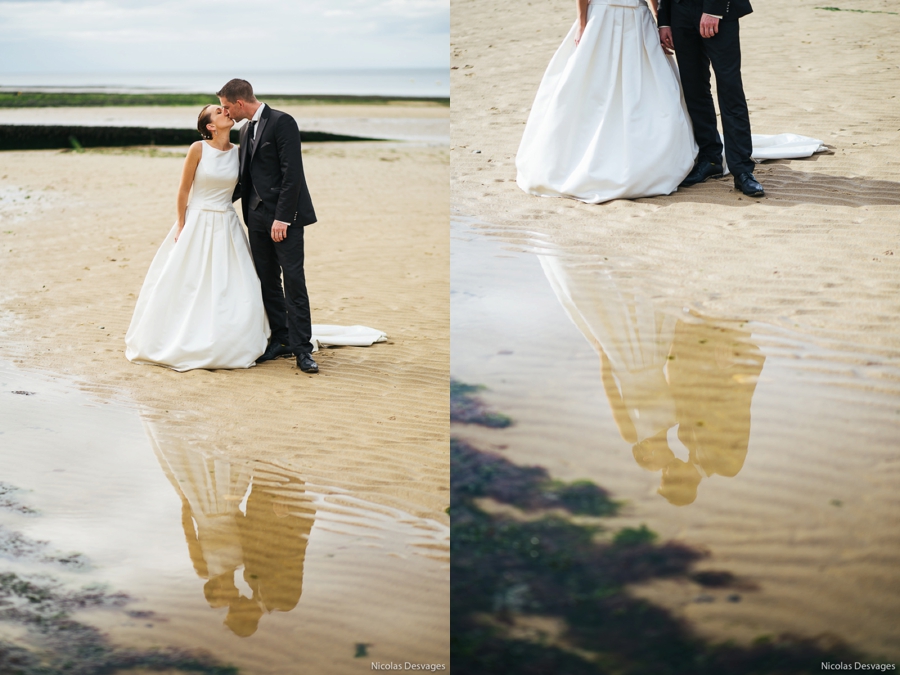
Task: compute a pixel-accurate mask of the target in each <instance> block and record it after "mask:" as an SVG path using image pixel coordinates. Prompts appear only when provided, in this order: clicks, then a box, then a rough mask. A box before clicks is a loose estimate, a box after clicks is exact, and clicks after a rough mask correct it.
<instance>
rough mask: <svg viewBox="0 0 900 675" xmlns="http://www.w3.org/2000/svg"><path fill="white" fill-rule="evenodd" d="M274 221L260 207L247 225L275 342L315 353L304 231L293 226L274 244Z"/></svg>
mask: <svg viewBox="0 0 900 675" xmlns="http://www.w3.org/2000/svg"><path fill="white" fill-rule="evenodd" d="M273 220H275V215H274V214H273V213H271V212H269V211H268V210H267V209H266V208H265V207H264V206H263V205H260V206H259V208H257V209H251V210H250V212H249V214H248V221H249V222H248V223H247V224H248V226H249V227H248V228H247V235H248V237H249V239H250V252H251V253H252V254H253V263H254V265H256V274H257V275H259V281H260V284H261V285H262V296H263V305H264V306H265V308H266V315H267V316H268V317H269V327H270V328H271V329H272V338H271V339H272V340H273V341H277V342H280V343H281V344H286V345H288V346H289V347H290V348H291V349H292V350H293V352H294V353H295V354H303V353H308V352H312V343H311V342H310V339H311V338H312V321H311V319H310V313H309V294H308V293H307V292H306V274H305V273H304V271H303V227H301V226H298V225H291V226H290V227H289V228H288V231H287V237H285V239H284V240H282V241H280V242H277V243H276V242H274V241H272V221H273ZM282 278H284V288H283V289H282V285H281V280H282Z"/></svg>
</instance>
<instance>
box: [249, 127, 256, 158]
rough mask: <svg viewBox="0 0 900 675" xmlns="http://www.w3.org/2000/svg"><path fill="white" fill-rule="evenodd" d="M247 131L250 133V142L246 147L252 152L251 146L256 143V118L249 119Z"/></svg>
mask: <svg viewBox="0 0 900 675" xmlns="http://www.w3.org/2000/svg"><path fill="white" fill-rule="evenodd" d="M248 133H249V134H250V143H249V145H248V147H249V148H250V150H251V152H252V151H253V147H254V146H255V145H256V120H250V131H249V132H248Z"/></svg>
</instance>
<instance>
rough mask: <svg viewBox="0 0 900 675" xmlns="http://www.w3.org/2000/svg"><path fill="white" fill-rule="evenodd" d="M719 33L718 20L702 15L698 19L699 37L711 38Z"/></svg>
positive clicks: (714, 17)
mask: <svg viewBox="0 0 900 675" xmlns="http://www.w3.org/2000/svg"><path fill="white" fill-rule="evenodd" d="M718 32H719V18H718V17H716V16H710V15H709V14H704V15H703V16H701V17H700V35H702V36H703V37H705V38H711V37H712V36H713V35H715V34H716V33H718Z"/></svg>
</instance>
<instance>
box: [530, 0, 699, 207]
mask: <svg viewBox="0 0 900 675" xmlns="http://www.w3.org/2000/svg"><path fill="white" fill-rule="evenodd" d="M576 33H577V22H576V24H575V25H573V26H572V29H571V30H570V31H569V34H568V35H567V36H566V38H565V40H564V41H563V43H562V45H561V46H560V47H559V49H558V50H557V52H556V54H555V55H554V56H553V59H552V60H551V61H550V65H549V66H548V67H547V71H546V73H545V74H544V78H543V80H542V81H541V86H540V88H539V89H538V93H537V97H536V98H535V100H534V105H533V106H532V109H531V114H530V115H529V117H528V124H527V126H526V127H525V134H524V136H523V137H522V144H521V146H520V147H519V152H518V155H517V156H516V168H517V169H518V178H517V183H518V184H519V187H521V188H522V189H523V190H525V191H526V192H529V193H531V194H534V195H544V196H552V197H562V196H566V197H574V198H576V199H580V200H581V201H584V202H590V203H595V204H596V203H600V202H605V201H609V200H611V199H632V198H637V197H648V196H653V195H665V194H670V193H671V192H674V191H675V189H676V188H677V187H678V184H679V183H680V182H681V181H682V180H684V178H685V177H686V176H687V175H688V173H689V172H690V170H691V168H692V167H693V164H694V157H695V156H696V154H697V145H696V143H695V142H694V134H693V131H692V128H691V124H690V121H689V118H688V114H687V109H686V108H685V106H684V102H683V100H682V97H681V85H680V83H679V80H678V71H677V68H676V66H675V62H674V60H673V59H672V58H671V57H667V56H666V54H665V52H663V50H662V48H661V47H660V44H659V35H658V33H657V29H656V23H655V22H654V20H653V14H652V13H651V12H650V9H649V7H647V4H646V2H644V1H643V0H591V3H590V5H589V6H588V20H587V26H586V27H585V30H584V34H583V35H582V37H581V41H580V44H579V45H578V46H577V47H576V46H575V35H576Z"/></svg>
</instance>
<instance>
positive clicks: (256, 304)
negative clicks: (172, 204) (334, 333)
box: [125, 142, 269, 371]
mask: <svg viewBox="0 0 900 675" xmlns="http://www.w3.org/2000/svg"><path fill="white" fill-rule="evenodd" d="M238 167H239V160H238V149H237V146H235V147H232V148H231V150H226V151H221V150H217V149H216V148H214V147H212V146H211V145H209V144H208V143H206V142H203V154H202V156H201V159H200V164H199V165H198V167H197V172H196V174H195V175H194V187H193V194H192V196H191V200H190V203H189V204H188V208H187V216H186V218H185V225H184V230H183V231H182V232H181V236H179V238H178V241H177V242H176V241H175V234H176V232H177V225H176V226H175V227H173V228H172V230H171V231H170V232H169V234H168V235H167V236H166V240H165V241H164V242H163V244H162V246H160V248H159V251H158V252H157V254H156V257H155V258H154V259H153V262H152V263H151V264H150V269H149V270H148V272H147V278H146V279H145V280H144V285H143V287H142V288H141V294H140V297H139V298H138V301H137V306H136V307H135V309H134V317H133V318H132V320H131V326H130V327H129V329H128V333H127V334H126V335H125V344H126V350H125V355H126V356H127V357H128V359H129V360H131V361H134V362H136V363H152V364H158V365H162V366H168V367H169V368H172V369H174V370H179V371H184V370H191V369H193V368H209V369H213V368H249V367H250V366H252V365H253V364H254V362H255V361H256V359H257V357H259V356H260V355H261V354H262V353H263V352H264V351H265V349H266V345H267V343H268V337H269V324H268V321H267V319H266V313H265V310H264V309H263V302H262V293H261V291H260V285H259V278H258V277H257V276H256V269H255V268H254V266H253V259H252V258H251V256H250V245H249V243H248V242H247V235H246V234H244V230H243V228H242V226H241V223H240V221H239V220H238V217H237V213H235V211H234V208H233V207H232V205H231V195H232V192H233V191H234V186H235V184H236V183H237V179H238Z"/></svg>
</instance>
